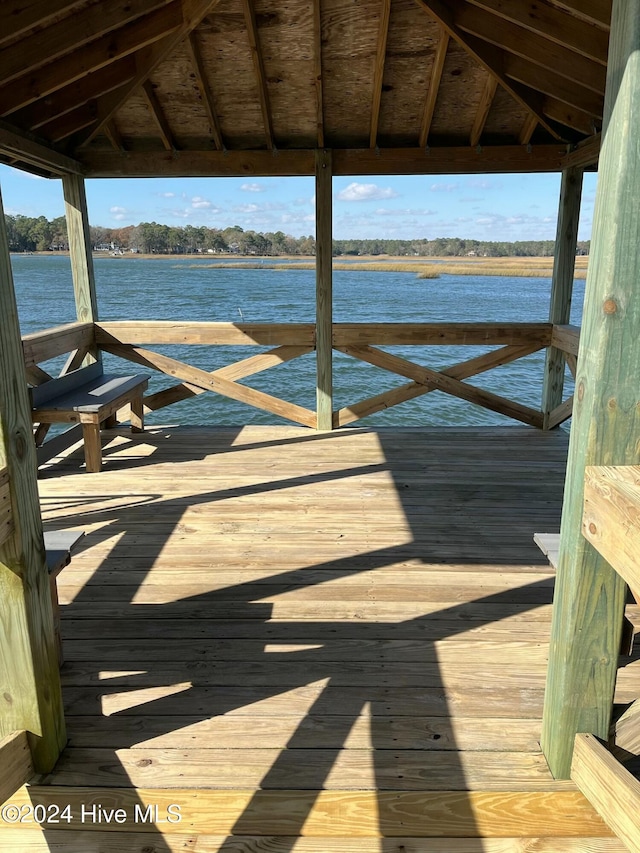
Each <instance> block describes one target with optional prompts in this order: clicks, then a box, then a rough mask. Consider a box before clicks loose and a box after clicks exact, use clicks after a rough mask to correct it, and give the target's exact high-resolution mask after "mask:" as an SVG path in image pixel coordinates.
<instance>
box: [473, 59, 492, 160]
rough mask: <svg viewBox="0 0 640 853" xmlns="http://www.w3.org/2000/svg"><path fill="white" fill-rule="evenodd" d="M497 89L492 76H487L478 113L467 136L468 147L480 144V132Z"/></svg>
mask: <svg viewBox="0 0 640 853" xmlns="http://www.w3.org/2000/svg"><path fill="white" fill-rule="evenodd" d="M497 88H498V81H497V80H496V78H495V77H494V76H493V75H492V74H489V75H488V76H487V80H486V82H485V84H484V89H483V90H482V95H481V96H480V103H479V105H478V111H477V112H476V117H475V120H474V122H473V127H472V128H471V134H470V135H469V145H471V146H473V147H475V146H476V145H478V143H479V142H480V137H481V136H482V131H483V130H484V126H485V124H486V123H487V118H488V116H489V110H490V109H491V104H492V103H493V99H494V97H495V94H496V90H497Z"/></svg>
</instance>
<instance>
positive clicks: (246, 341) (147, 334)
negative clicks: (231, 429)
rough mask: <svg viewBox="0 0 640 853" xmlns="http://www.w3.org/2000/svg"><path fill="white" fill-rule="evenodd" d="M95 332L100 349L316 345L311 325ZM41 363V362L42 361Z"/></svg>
mask: <svg viewBox="0 0 640 853" xmlns="http://www.w3.org/2000/svg"><path fill="white" fill-rule="evenodd" d="M60 328H61V329H64V328H67V327H64V326H63V327H60ZM95 330H96V341H97V343H98V346H102V345H103V344H199V345H206V346H216V345H219V346H246V345H249V346H256V345H257V346H311V347H313V346H314V345H315V334H314V331H315V329H314V325H313V324H312V323H208V322H202V321H199V322H195V321H184V322H178V321H173V320H142V321H137V320H123V321H118V322H109V323H97V324H96V327H95ZM26 339H27V338H25V340H26ZM68 349H71V347H68V348H67V350H62V351H63V352H67V351H68ZM38 360H39V361H41V360H42V359H38Z"/></svg>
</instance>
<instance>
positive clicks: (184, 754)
mask: <svg viewBox="0 0 640 853" xmlns="http://www.w3.org/2000/svg"><path fill="white" fill-rule="evenodd" d="M112 436H113V438H112V441H111V442H110V444H109V446H108V447H107V448H106V449H105V456H104V458H105V467H104V471H103V472H102V473H101V474H95V475H87V474H85V473H82V465H81V463H82V453H81V451H80V452H76V453H72V454H71V455H70V456H69V457H68V458H67V459H65V460H61V461H59V462H57V463H56V464H55V465H53V466H52V467H51V468H50V469H49V470H48V471H47V472H45V473H44V476H43V479H42V480H41V496H42V506H43V512H44V516H45V520H46V524H47V525H48V526H51V527H55V528H61V527H64V526H69V527H82V528H84V529H85V530H86V531H87V538H86V540H85V544H84V551H83V552H82V553H81V554H79V555H77V556H76V557H74V560H73V562H72V564H71V566H70V567H69V568H68V569H66V570H65V571H64V572H63V573H62V575H61V576H60V579H59V581H60V582H59V590H60V599H61V602H62V603H63V605H64V606H63V621H62V633H63V638H64V650H65V658H66V662H65V664H64V666H63V670H62V674H63V686H64V697H65V706H66V713H67V723H68V731H69V746H68V748H67V749H66V751H65V752H64V754H63V755H62V757H61V759H60V761H59V763H58V765H57V767H56V769H55V771H54V772H53V773H52V774H51V775H50V776H49V777H48V778H47V779H45V780H43V785H42V786H38V787H37V788H32V789H30V790H31V796H32V801H33V802H36V801H38V802H45V803H50V802H58V803H60V804H62V803H66V802H69V801H71V802H72V803H73V810H74V817H75V815H76V813H79V811H80V806H81V804H82V803H85V804H86V803H90V802H91V803H94V804H95V803H101V804H105V803H106V804H107V805H108V808H113V807H114V806H118V807H121V808H123V809H124V810H125V812H126V814H127V821H126V823H125V824H124V825H121V826H118V827H117V829H118V830H120V831H119V832H113V831H109V832H103V831H102V830H105V829H106V828H107V827H105V826H104V825H99V824H94V823H93V821H92V819H91V818H90V819H89V820H88V821H86V822H85V824H84V825H79V824H78V822H77V821H75V822H74V824H73V828H71V827H69V828H66V829H63V830H61V829H59V828H58V827H56V828H47V831H46V832H45V834H44V840H45V841H47V842H48V843H49V844H50V845H52V846H51V848H50V849H61V850H62V849H64V850H65V851H68V853H75V851H76V850H78V851H80V850H82V851H89V850H100V851H108V853H111V851H120V850H122V851H124V850H127V851H143V850H144V851H149V852H150V851H158V853H159V851H166V850H171V851H174V850H196V851H197V853H202V851H204V853H212V851H219V850H220V851H225V853H241V851H242V853H249V851H252V853H257V851H265V853H266V851H268V852H269V853H290V851H293V850H296V851H303V853H320V851H322V853H337V851H340V853H355V851H363V853H364V851H367V853H369V851H381V853H390V851H404V853H428V851H432V853H435V851H442V853H447V851H455V853H475V851H483V850H490V851H500V853H504V852H505V851H509V850H514V851H515V850H521V849H524V845H525V844H526V843H528V842H527V839H532V838H537V839H538V842H536V845H541V846H535V848H534V847H531V848H529V847H527V848H526V849H535V850H540V851H543V850H545V851H547V850H563V851H564V850H567V851H577V850H595V849H597V850H598V851H605V850H606V851H618V850H622V849H624V848H622V847H621V846H620V845H619V842H618V841H617V840H615V839H611V838H610V837H609V836H610V832H609V830H608V829H607V828H606V827H605V826H604V824H602V823H601V822H600V820H599V819H598V818H597V817H596V816H595V813H594V812H593V811H592V810H591V808H590V807H589V806H588V804H587V803H586V801H585V800H584V799H583V798H582V796H581V795H580V794H578V793H577V792H576V789H575V786H574V785H573V784H572V783H568V782H554V781H553V780H552V779H551V776H550V774H549V772H548V769H547V767H546V763H545V761H544V758H543V756H542V755H541V753H540V749H539V745H538V739H539V733H540V717H541V711H542V699H543V692H544V679H545V670H546V654H547V644H548V632H549V624H550V609H551V608H550V604H551V598H552V592H553V573H552V570H551V569H550V567H549V565H548V564H547V562H546V561H545V560H544V558H543V557H542V555H541V554H540V552H539V551H538V549H537V548H536V546H535V545H534V543H533V540H532V537H533V534H534V532H536V531H540V530H557V529H558V528H559V522H560V509H561V501H562V488H563V482H564V466H565V460H566V451H567V436H566V434H564V433H562V432H558V431H556V432H553V433H542V432H538V431H536V430H533V429H528V428H515V427H506V428H493V429H490V428H483V429H475V428H461V429H443V430H438V429H405V430H396V429H390V430H364V429H350V430H342V431H337V432H334V433H328V434H316V433H311V432H309V431H307V430H304V429H294V428H281V427H246V428H243V429H241V430H233V429H198V428H177V429H160V428H151V429H150V430H149V431H148V432H147V433H146V434H144V435H142V436H130V435H129V434H127V433H124V432H122V433H112ZM70 798H71V800H70ZM169 804H176V805H178V806H180V818H181V819H180V821H172V817H173V816H172V815H171V814H170V813H167V807H168V805H169ZM148 805H152V806H157V807H158V813H157V818H158V819H157V821H150V822H145V821H143V820H138V821H136V820H135V819H134V817H135V815H136V814H137V815H138V817H140V815H142V814H144V815H148V814H149V813H147V812H146V809H147V806H148ZM152 814H153V816H154V817H156V813H155V812H153V813H152ZM163 821H164V822H163ZM111 828H112V827H109V829H111ZM114 828H115V827H114ZM24 835H26V833H23V834H22V836H21V837H23V836H24ZM35 835H36V834H35V833H33V834H32V836H33V837H32V839H31V840H32V841H33V843H34V845H35ZM493 837H495V838H500V839H501V840H500V842H499V843H498V842H495V845H496V846H492V845H494V842H492V841H489V840H488V839H489V838H493ZM589 837H593V838H595V839H596V841H597V847H594V846H593V843H594V842H593V839H592V841H589ZM39 843H42V841H40V842H39ZM54 843H55V844H59V845H64V846H60V847H56V846H53V845H54ZM532 843H533V842H532ZM558 843H560V845H561V846H558ZM554 844H555V846H554ZM589 844H590V845H591V846H585V845H589ZM118 845H120V846H118ZM547 845H548V846H547ZM22 849H25V850H27V849H29V850H31V849H33V850H34V851H35V850H37V849H47V847H40V848H38V847H36V846H33V847H26V846H24V847H23V848H22Z"/></svg>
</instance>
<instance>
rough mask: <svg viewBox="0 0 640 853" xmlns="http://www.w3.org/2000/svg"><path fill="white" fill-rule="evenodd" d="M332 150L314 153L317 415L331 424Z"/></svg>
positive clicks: (320, 425)
mask: <svg viewBox="0 0 640 853" xmlns="http://www.w3.org/2000/svg"><path fill="white" fill-rule="evenodd" d="M331 164H332V158H331V152H328V151H324V150H323V151H320V150H319V151H318V152H317V153H316V418H317V429H320V430H330V429H331V428H332V426H333V350H332V333H333V268H332V263H331V258H332V254H333V252H332V245H333V244H332V237H333V193H332V187H333V172H332V165H331Z"/></svg>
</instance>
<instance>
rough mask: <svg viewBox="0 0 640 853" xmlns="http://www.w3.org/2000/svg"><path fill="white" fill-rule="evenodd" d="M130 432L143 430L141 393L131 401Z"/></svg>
mask: <svg viewBox="0 0 640 853" xmlns="http://www.w3.org/2000/svg"><path fill="white" fill-rule="evenodd" d="M131 432H144V404H143V402H142V394H141V395H140V396H139V397H134V398H133V400H132V401H131Z"/></svg>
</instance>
